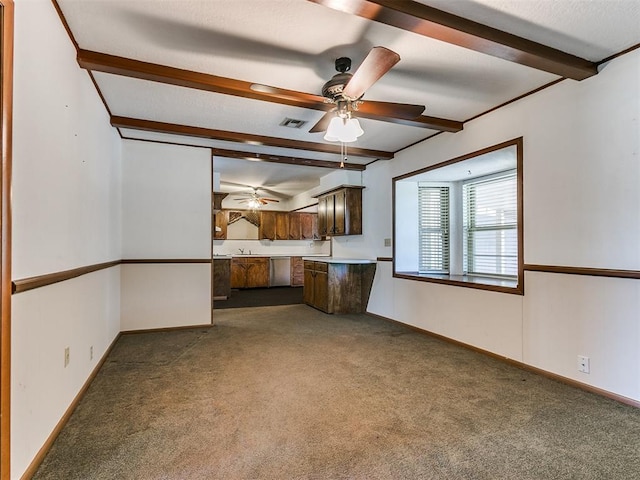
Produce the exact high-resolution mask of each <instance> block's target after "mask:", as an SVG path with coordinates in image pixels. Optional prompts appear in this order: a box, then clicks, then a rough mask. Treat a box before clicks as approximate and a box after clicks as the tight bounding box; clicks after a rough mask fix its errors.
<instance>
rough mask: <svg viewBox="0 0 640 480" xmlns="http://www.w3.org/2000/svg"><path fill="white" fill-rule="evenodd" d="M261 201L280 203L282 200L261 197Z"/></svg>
mask: <svg viewBox="0 0 640 480" xmlns="http://www.w3.org/2000/svg"><path fill="white" fill-rule="evenodd" d="M260 200H264V201H265V202H276V203H279V202H280V200H278V199H275V198H266V197H260Z"/></svg>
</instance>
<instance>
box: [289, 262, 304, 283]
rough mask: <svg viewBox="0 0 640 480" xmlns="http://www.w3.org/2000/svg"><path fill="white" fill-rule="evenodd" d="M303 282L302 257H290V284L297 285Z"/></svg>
mask: <svg viewBox="0 0 640 480" xmlns="http://www.w3.org/2000/svg"><path fill="white" fill-rule="evenodd" d="M303 284H304V263H303V261H302V257H291V286H292V287H299V286H301V285H303Z"/></svg>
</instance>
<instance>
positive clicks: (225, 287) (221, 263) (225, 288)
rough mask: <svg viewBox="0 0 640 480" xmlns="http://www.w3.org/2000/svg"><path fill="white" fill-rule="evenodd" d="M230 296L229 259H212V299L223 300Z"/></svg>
mask: <svg viewBox="0 0 640 480" xmlns="http://www.w3.org/2000/svg"><path fill="white" fill-rule="evenodd" d="M230 295H231V259H230V258H214V259H213V298H214V299H216V298H217V299H223V298H228V297H229V296H230Z"/></svg>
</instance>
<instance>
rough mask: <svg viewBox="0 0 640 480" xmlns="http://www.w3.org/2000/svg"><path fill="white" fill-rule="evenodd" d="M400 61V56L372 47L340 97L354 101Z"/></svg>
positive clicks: (390, 51)
mask: <svg viewBox="0 0 640 480" xmlns="http://www.w3.org/2000/svg"><path fill="white" fill-rule="evenodd" d="M399 61H400V55H398V54H397V53H396V52H394V51H393V50H389V49H388V48H385V47H373V48H372V49H371V51H370V52H369V55H367V58H365V59H364V61H363V62H362V64H361V65H360V66H359V67H358V70H356V72H355V73H354V74H353V77H351V80H349V83H347V86H346V87H345V88H344V91H343V92H342V95H343V96H344V97H347V98H350V99H353V100H355V99H356V98H360V97H361V96H362V95H363V94H364V92H365V91H366V90H367V89H368V88H369V87H370V86H371V85H373V84H374V83H376V82H377V81H378V80H379V79H380V77H382V76H383V75H384V74H385V73H387V72H388V71H389V70H391V67H393V66H394V65H395V64H396V63H398V62H399Z"/></svg>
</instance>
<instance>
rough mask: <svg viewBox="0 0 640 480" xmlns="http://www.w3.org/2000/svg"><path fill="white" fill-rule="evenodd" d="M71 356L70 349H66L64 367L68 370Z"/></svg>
mask: <svg viewBox="0 0 640 480" xmlns="http://www.w3.org/2000/svg"><path fill="white" fill-rule="evenodd" d="M69 360H70V355H69V347H65V348H64V367H65V368H67V365H69Z"/></svg>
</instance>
